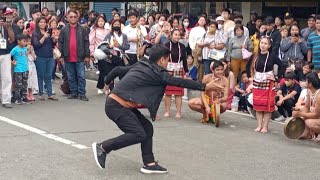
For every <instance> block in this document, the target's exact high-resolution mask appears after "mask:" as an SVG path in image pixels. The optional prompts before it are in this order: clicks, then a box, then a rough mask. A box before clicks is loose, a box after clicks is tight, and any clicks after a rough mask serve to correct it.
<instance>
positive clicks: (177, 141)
mask: <svg viewBox="0 0 320 180" xmlns="http://www.w3.org/2000/svg"><path fill="white" fill-rule="evenodd" d="M95 85H96V84H95V83H94V82H91V81H88V82H87V89H88V92H87V96H88V97H89V99H90V100H89V102H83V101H80V100H67V99H66V96H64V95H62V94H61V93H60V91H59V90H58V88H57V85H55V90H56V91H57V96H58V98H59V101H58V102H52V101H45V102H40V101H36V102H35V103H33V104H30V105H22V106H18V105H14V108H13V109H4V108H2V107H0V179H2V180H11V179H18V180H20V179H32V180H35V179H54V180H56V179H68V180H70V179H77V180H79V179H84V180H89V179H90V180H91V179H108V180H127V179H128V180H129V179H130V180H144V179H154V180H158V179H159V180H160V179H161V180H162V179H165V180H167V179H168V180H212V179H223V180H224V179H228V180H229V179H245V180H248V179H299V180H300V179H320V178H319V177H320V171H319V166H320V161H319V159H320V149H319V147H320V146H319V145H317V144H314V143H312V142H308V141H307V142H306V141H299V140H289V139H287V138H286V137H285V136H284V134H283V125H282V124H279V123H275V122H272V123H271V124H270V132H269V133H268V134H260V133H256V132H254V131H253V129H254V128H255V126H256V124H255V120H254V119H252V118H250V117H248V116H244V115H239V114H235V113H231V112H226V113H225V114H223V115H222V124H221V127H219V128H215V127H214V126H213V125H212V124H202V123H200V122H199V119H200V117H201V115H200V114H198V113H194V112H192V111H191V110H189V108H188V107H187V104H186V103H183V119H181V120H176V119H174V118H168V119H165V118H161V120H159V121H156V122H154V123H153V124H154V127H155V128H154V129H155V133H154V154H155V157H156V159H157V160H159V164H160V165H162V166H164V167H166V168H168V170H169V173H168V174H164V175H144V174H142V173H140V171H139V170H140V168H141V166H142V160H141V155H140V154H141V153H140V146H139V145H134V146H131V147H128V148H124V149H122V150H119V151H115V152H112V153H110V155H108V160H107V161H108V162H107V168H106V169H105V170H101V169H99V168H98V167H97V165H96V164H95V162H94V159H93V154H92V150H91V149H90V148H89V147H91V143H92V142H94V141H98V142H101V141H103V140H105V139H109V138H112V137H115V136H117V135H120V134H121V131H120V130H119V129H118V128H117V126H116V125H115V124H114V123H113V122H112V121H110V120H109V119H108V118H107V117H106V115H105V113H104V101H105V97H104V96H99V95H97V94H96V89H95ZM171 109H172V114H174V113H175V110H174V106H172V108H171ZM143 112H144V114H146V115H147V116H148V115H149V114H148V113H147V112H146V111H143ZM163 113H164V104H161V106H160V110H159V115H162V114H163ZM21 123H22V124H21ZM35 128H36V129H35Z"/></svg>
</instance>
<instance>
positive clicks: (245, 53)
mask: <svg viewBox="0 0 320 180" xmlns="http://www.w3.org/2000/svg"><path fill="white" fill-rule="evenodd" d="M247 38H248V37H246V38H245V39H244V42H243V44H242V45H245V44H246V42H247ZM241 51H242V59H249V58H250V57H251V56H252V52H250V51H248V50H247V49H245V48H242V49H241Z"/></svg>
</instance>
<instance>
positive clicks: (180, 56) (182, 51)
mask: <svg viewBox="0 0 320 180" xmlns="http://www.w3.org/2000/svg"><path fill="white" fill-rule="evenodd" d="M180 38H181V36H180V30H178V29H174V30H173V31H171V40H170V41H169V42H167V43H166V44H165V46H166V47H168V48H169V49H170V51H171V54H170V60H169V63H168V67H167V70H168V71H169V72H171V73H172V76H174V77H180V78H183V77H184V75H185V73H188V72H189V70H188V65H187V52H186V48H185V46H184V45H183V44H182V43H180V42H179V40H180ZM165 94H166V97H165V109H166V112H165V114H164V117H169V116H170V106H171V97H172V95H174V98H175V103H176V107H177V113H176V118H178V119H179V118H181V106H182V96H183V95H184V90H183V88H181V87H176V86H167V88H166V91H165Z"/></svg>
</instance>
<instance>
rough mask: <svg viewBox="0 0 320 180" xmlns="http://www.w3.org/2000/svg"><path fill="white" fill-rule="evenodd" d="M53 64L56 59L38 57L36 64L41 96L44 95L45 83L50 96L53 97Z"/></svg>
mask: <svg viewBox="0 0 320 180" xmlns="http://www.w3.org/2000/svg"><path fill="white" fill-rule="evenodd" d="M53 63H54V59H53V57H51V58H45V57H39V56H38V57H37V59H36V61H35V64H36V68H37V75H38V85H39V95H40V96H42V95H43V82H44V83H45V84H46V89H47V93H48V96H49V97H50V96H52V83H51V77H52V71H53Z"/></svg>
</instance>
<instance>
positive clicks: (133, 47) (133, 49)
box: [122, 25, 148, 54]
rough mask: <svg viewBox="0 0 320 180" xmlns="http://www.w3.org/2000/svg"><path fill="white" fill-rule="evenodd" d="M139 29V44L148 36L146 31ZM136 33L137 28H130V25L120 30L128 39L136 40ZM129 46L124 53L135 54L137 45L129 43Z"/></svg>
mask: <svg viewBox="0 0 320 180" xmlns="http://www.w3.org/2000/svg"><path fill="white" fill-rule="evenodd" d="M140 28H141V36H142V37H141V43H142V42H143V40H144V38H143V37H145V36H146V35H148V33H147V29H146V28H145V27H144V26H140ZM137 32H138V29H137V27H135V28H132V27H131V25H128V26H125V27H124V28H123V30H122V33H124V34H125V35H127V37H128V39H129V38H137ZM129 44H130V49H129V50H127V51H126V53H129V54H137V43H134V42H129Z"/></svg>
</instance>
